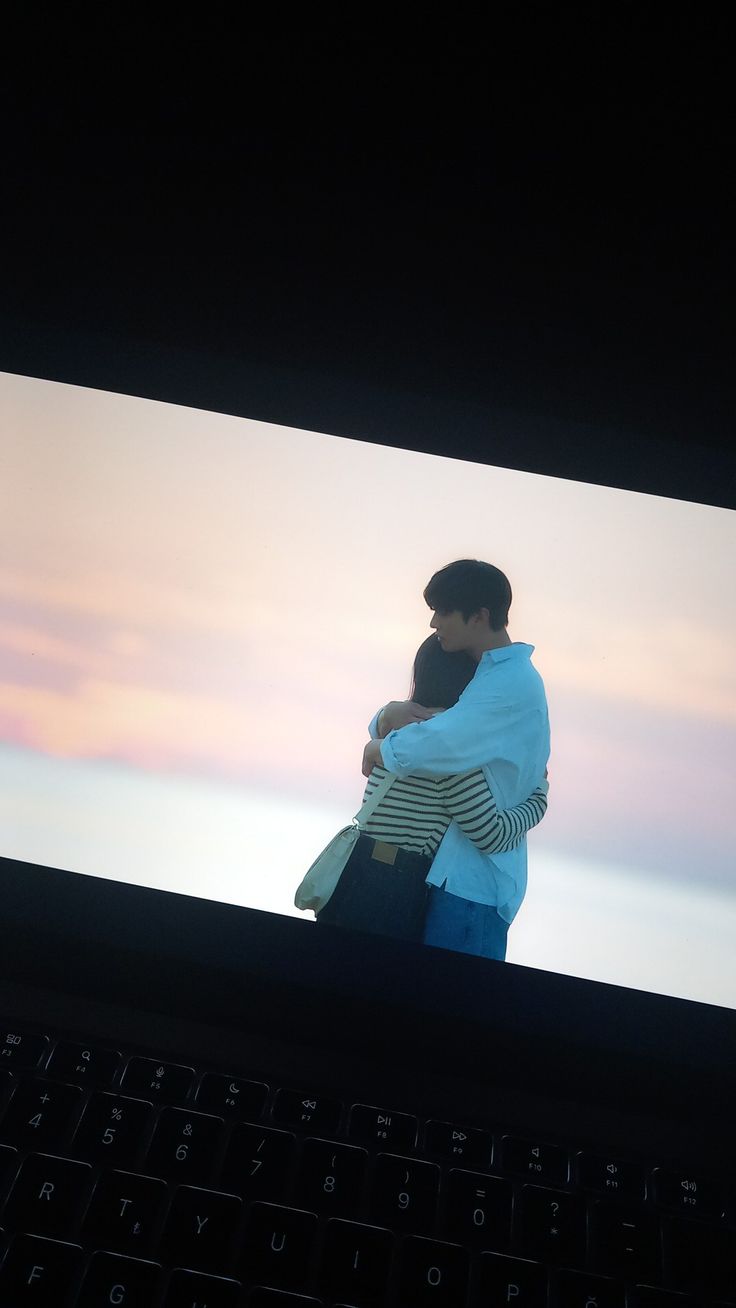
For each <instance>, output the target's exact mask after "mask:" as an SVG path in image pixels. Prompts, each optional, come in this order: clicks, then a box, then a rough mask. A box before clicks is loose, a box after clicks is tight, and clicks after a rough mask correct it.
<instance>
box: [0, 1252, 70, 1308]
mask: <svg viewBox="0 0 736 1308" xmlns="http://www.w3.org/2000/svg"><path fill="white" fill-rule="evenodd" d="M83 1257H84V1255H83V1253H82V1250H81V1249H80V1247H79V1245H76V1244H62V1243H61V1242H60V1241H58V1240H42V1239H39V1238H38V1237H37V1236H35V1235H18V1236H16V1238H15V1239H14V1240H13V1241H12V1243H11V1245H10V1249H9V1250H8V1254H7V1257H6V1259H5V1262H4V1263H3V1264H2V1268H0V1303H4V1304H9V1305H10V1304H12V1305H13V1308H23V1306H24V1305H25V1304H28V1305H31V1304H34V1305H37V1308H58V1305H60V1304H63V1303H66V1301H67V1295H68V1294H69V1291H70V1289H71V1286H72V1283H73V1282H74V1281H75V1280H76V1278H77V1276H78V1274H79V1272H80V1271H81V1268H82V1262H83Z"/></svg>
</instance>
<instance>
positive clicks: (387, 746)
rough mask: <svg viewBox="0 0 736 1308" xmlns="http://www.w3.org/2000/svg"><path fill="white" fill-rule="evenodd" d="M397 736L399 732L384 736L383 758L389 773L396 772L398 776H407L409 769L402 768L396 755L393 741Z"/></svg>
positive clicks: (382, 745)
mask: <svg viewBox="0 0 736 1308" xmlns="http://www.w3.org/2000/svg"><path fill="white" fill-rule="evenodd" d="M396 735H398V732H396V731H389V733H388V735H387V736H384V738H383V740H382V741H381V758H382V759H383V766H384V767H385V769H386V771H387V772H395V773H396V774H397V776H401V775H402V773H404V774H406V771H407V769H406V768H402V767H401V765H400V763H399V762H398V760H397V758H396V755H395V753H394V747H393V741H394V737H395V736H396Z"/></svg>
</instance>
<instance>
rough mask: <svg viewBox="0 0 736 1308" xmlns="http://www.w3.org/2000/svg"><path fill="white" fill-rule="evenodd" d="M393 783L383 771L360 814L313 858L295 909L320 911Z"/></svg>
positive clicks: (299, 890) (295, 901)
mask: <svg viewBox="0 0 736 1308" xmlns="http://www.w3.org/2000/svg"><path fill="white" fill-rule="evenodd" d="M395 780H396V773H395V772H387V773H386V776H385V777H382V778H381V780H380V781H379V783H378V785H377V786H376V788H375V790H374V791H373V793H372V794H371V795H369V797H368V799H367V800H366V801H365V803H364V805H363V807H362V808H361V810H360V812H359V813H356V815H355V817H354V818H353V820H352V822H351V823H350V825H349V826H347V827H343V828H342V830H341V831H338V833H337V835H336V836H333V837H332V840H331V841H330V843H329V845H326V846H325V848H324V849H323V850H322V853H321V854H319V855H318V857H317V858H315V860H314V862H313V864H312V866H311V867H310V869H309V871H308V872H307V875H306V876H305V878H304V880H303V881H302V883H301V885H300V886H299V889H298V890H297V892H296V895H295V896H294V903H295V905H296V907H297V908H301V909H310V908H311V909H312V910H313V911H314V912H315V913H319V911H320V909H322V908H324V906H325V904H326V903H327V901H328V900H329V899H330V897H331V896H332V895H333V894H334V891H335V887H336V885H337V883H338V881H339V880H340V877H341V875H342V872H343V869H344V867H345V865H346V863H347V861H348V859H349V858H350V855H351V854H352V852H353V850H354V849H355V846H356V844H357V842H358V836H360V835H361V834H362V832H363V828H364V826H365V824H366V822H367V821H368V819H369V817H370V816H371V814H372V813H373V811H374V810H375V809H376V808H377V807H378V805H379V804H380V802H381V800H382V799H383V798H384V796H385V795H386V793H387V791H389V790H390V789H391V786H392V785H393V783H394V781H395Z"/></svg>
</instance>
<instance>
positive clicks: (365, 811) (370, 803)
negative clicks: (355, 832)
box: [353, 772, 398, 830]
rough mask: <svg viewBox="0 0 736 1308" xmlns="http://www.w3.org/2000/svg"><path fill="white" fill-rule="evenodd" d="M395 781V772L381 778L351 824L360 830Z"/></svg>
mask: <svg viewBox="0 0 736 1308" xmlns="http://www.w3.org/2000/svg"><path fill="white" fill-rule="evenodd" d="M397 779H398V778H397V776H396V773H395V772H387V773H386V775H385V777H381V780H380V781H379V783H378V785H377V786H376V788H375V790H374V791H373V792H372V794H370V795H369V796H368V798H367V799H366V801H365V803H364V804H363V807H362V808H361V809H360V810H359V812H357V813H356V814H355V817H354V818H353V822H355V823H356V825H357V826H358V827H360V829H361V830H362V829H363V826H364V825H365V823H366V822H367V821H368V819H369V817H371V815H372V814H373V812H374V811H375V809H377V808H378V805H379V804H380V802H381V800H382V799H383V798H384V796H385V795H386V794H387V793H388V791H389V790H390V789H391V787H392V785H393V784H394V782H395V781H396V780H397Z"/></svg>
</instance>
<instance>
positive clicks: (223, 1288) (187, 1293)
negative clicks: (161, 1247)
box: [164, 1271, 240, 1308]
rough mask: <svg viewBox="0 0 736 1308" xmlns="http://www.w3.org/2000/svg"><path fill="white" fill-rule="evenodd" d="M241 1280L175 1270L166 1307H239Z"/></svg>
mask: <svg viewBox="0 0 736 1308" xmlns="http://www.w3.org/2000/svg"><path fill="white" fill-rule="evenodd" d="M239 1295H240V1282H239V1281H230V1280H226V1279H225V1278H224V1277H222V1276H202V1275H201V1274H200V1273H199V1272H181V1271H177V1272H173V1273H172V1276H171V1280H170V1281H169V1288H168V1291H167V1293H166V1298H165V1299H164V1308H237V1305H238V1304H239V1303H240V1298H239Z"/></svg>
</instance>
